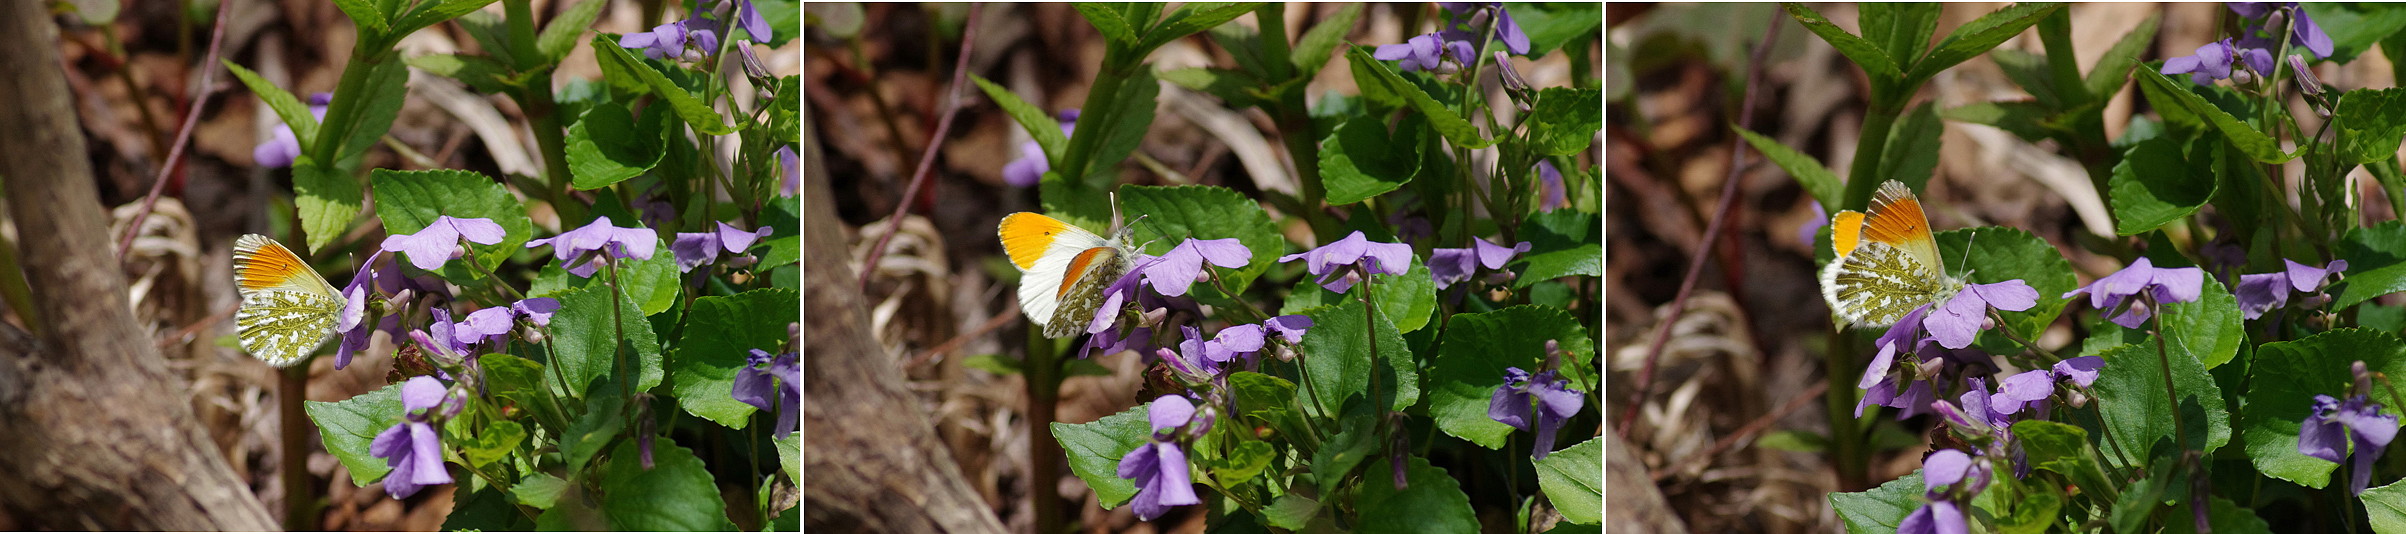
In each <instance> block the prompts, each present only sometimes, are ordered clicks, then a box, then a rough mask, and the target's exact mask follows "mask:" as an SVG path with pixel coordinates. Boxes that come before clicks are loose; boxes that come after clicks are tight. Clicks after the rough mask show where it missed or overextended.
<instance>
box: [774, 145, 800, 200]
mask: <svg viewBox="0 0 2406 534" xmlns="http://www.w3.org/2000/svg"><path fill="white" fill-rule="evenodd" d="M777 166H779V167H783V168H784V169H785V178H784V179H781V180H778V181H777V196H781V197H790V196H794V194H795V193H797V192H800V191H801V190H802V157H801V156H799V155H795V154H794V146H793V145H785V146H782V147H777Z"/></svg>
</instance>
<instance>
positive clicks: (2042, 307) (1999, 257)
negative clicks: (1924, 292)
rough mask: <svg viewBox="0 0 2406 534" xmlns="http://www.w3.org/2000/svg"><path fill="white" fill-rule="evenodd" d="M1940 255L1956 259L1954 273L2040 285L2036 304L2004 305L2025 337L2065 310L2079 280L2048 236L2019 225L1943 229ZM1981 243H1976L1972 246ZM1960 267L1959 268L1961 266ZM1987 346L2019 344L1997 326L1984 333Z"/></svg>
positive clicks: (1984, 281) (1945, 259)
mask: <svg viewBox="0 0 2406 534" xmlns="http://www.w3.org/2000/svg"><path fill="white" fill-rule="evenodd" d="M1937 239H1938V252H1939V255H1938V257H1939V258H1940V261H1942V262H1953V263H1952V264H1950V265H1949V266H1947V267H1946V270H1947V271H1948V272H1950V273H1958V274H1960V273H1967V272H1968V273H1969V274H1970V276H1969V277H1968V278H1967V279H1966V280H1965V281H1968V282H1973V283H1982V284H1993V283H1998V282H2003V281H2006V280H2015V279H2019V280H2022V281H2024V282H2027V283H2029V284H2030V287H2031V288H2032V289H2036V290H2038V305H2036V306H2033V307H2031V308H2030V309H2029V310H2024V311H2018V312H2017V311H2004V310H1998V313H2000V314H2003V315H2004V316H2005V323H2004V325H2005V326H2006V327H2007V328H2011V329H2013V332H2014V333H2015V334H2016V335H2020V336H2023V337H2022V339H2037V337H2036V336H2038V335H2039V333H2040V332H2042V331H2044V330H2045V329H2046V327H2047V325H2048V324H2051V323H2054V322H2055V317H2056V315H2057V314H2060V313H2062V312H2063V307H2064V304H2065V303H2066V302H2067V301H2065V300H2064V299H2063V294H2064V293H2066V292H2069V291H2071V290H2072V289H2073V288H2075V287H2078V286H2079V283H2080V281H2079V279H2077V278H2074V277H2073V276H2072V263H2071V262H2069V261H2065V260H2064V258H2063V253H2062V252H2061V251H2058V250H2056V249H2055V245H2051V244H2048V243H2047V241H2046V240H2045V239H2040V238H2039V237H2038V236H2035V235H2031V234H2030V232H2026V231H2022V230H2021V229H2019V228H2010V227H2003V226H1986V227H1979V228H1964V229H1958V230H1948V231H1945V232H1939V233H1938V235H1937ZM1970 247H1977V248H1970ZM1957 269H1961V270H1960V271H1958V270H1957ZM1980 337H1981V341H1980V345H1981V346H1983V347H1991V348H1999V347H2011V348H2006V349H2003V350H2000V351H1997V352H2018V351H2020V350H2021V348H2020V347H2019V345H2016V344H2014V343H2013V342H2012V341H2011V340H2008V339H2005V338H2004V336H2003V335H2001V334H1997V333H1995V332H1986V331H1983V332H1981V333H1980Z"/></svg>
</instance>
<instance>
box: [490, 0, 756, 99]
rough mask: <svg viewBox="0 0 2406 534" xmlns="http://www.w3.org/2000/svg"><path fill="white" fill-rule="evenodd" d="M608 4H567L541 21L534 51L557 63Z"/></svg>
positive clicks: (596, 0)
mask: <svg viewBox="0 0 2406 534" xmlns="http://www.w3.org/2000/svg"><path fill="white" fill-rule="evenodd" d="M608 5H610V2H608V1H607V0H577V2H576V3H574V4H569V6H568V9H563V10H560V16H557V17H553V18H552V19H551V22H546V23H543V33H542V34H540V35H537V36H535V51H536V52H539V53H541V54H542V55H543V60H544V61H545V62H547V63H559V62H560V59H561V58H566V57H568V53H569V52H572V51H575V49H576V43H577V41H579V40H580V39H577V38H578V37H583V36H585V32H586V31H588V30H592V29H593V19H594V18H596V17H599V16H601V10H602V7H604V6H608ZM780 27H782V26H780ZM753 40H755V41H767V40H768V39H767V38H766V37H756V38H755V39H753ZM778 94H784V93H778Z"/></svg>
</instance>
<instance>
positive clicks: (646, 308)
mask: <svg viewBox="0 0 2406 534" xmlns="http://www.w3.org/2000/svg"><path fill="white" fill-rule="evenodd" d="M682 275H684V273H682V272H679V271H678V270H677V255H676V254H674V253H671V252H669V251H668V250H667V248H666V247H665V246H664V247H662V248H661V250H659V251H658V252H657V253H655V254H652V257H649V258H638V259H629V260H624V261H621V262H619V264H618V276H619V280H620V281H622V282H624V283H625V284H626V288H627V291H626V293H627V295H628V296H629V297H630V298H633V299H634V300H635V302H636V309H637V310H639V311H641V312H643V315H645V316H652V315H658V314H660V312H664V311H668V308H669V307H671V306H675V305H676V304H677V295H679V294H681V293H680V292H681V291H683V290H684V286H685V284H684V280H683V279H682V278H680V276H682ZM593 276H595V277H603V276H609V275H608V274H607V273H603V272H601V271H595V272H594V275H593Z"/></svg>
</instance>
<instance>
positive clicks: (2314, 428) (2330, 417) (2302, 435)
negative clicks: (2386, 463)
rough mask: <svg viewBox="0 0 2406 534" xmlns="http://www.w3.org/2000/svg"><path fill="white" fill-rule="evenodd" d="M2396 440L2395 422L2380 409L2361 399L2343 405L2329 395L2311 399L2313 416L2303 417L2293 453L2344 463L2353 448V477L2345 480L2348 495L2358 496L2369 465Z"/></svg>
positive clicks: (2368, 477) (2350, 399) (2367, 477)
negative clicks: (2302, 423)
mask: <svg viewBox="0 0 2406 534" xmlns="http://www.w3.org/2000/svg"><path fill="white" fill-rule="evenodd" d="M2397 437H2398V418H2397V416H2393V415H2383V414H2382V413H2381V405H2380V404H2379V403H2375V402H2371V401H2370V400H2369V399H2367V398H2366V397H2365V396H2364V395H2362V394H2358V395H2355V396H2352V397H2348V400H2347V402H2346V403H2344V404H2343V403H2341V402H2339V399H2334V398H2331V396H2330V395H2315V396H2314V413H2312V414H2308V415H2307V416H2306V421H2305V423H2304V426H2302V427H2300V428H2299V429H2298V432H2297V452H2299V453H2302V454H2305V455H2307V456H2312V457H2315V458H2321V459H2323V460H2326V461H2329V462H2331V463H2347V462H2342V461H2341V459H2343V458H2346V457H2348V456H2350V454H2349V451H2348V448H2349V446H2350V445H2353V446H2354V448H2355V450H2354V451H2353V456H2355V458H2356V460H2355V462H2353V463H2351V464H2350V465H2352V466H2353V467H2354V468H2355V469H2354V474H2353V475H2352V476H2349V477H2348V494H2349V495H2362V494H2363V493H2364V488H2365V486H2367V485H2368V484H2367V483H2368V482H2371V479H2372V469H2373V461H2375V460H2379V459H2381V452H2382V451H2383V450H2384V449H2387V448H2389V442H2390V440H2392V439H2395V438H2397Z"/></svg>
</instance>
